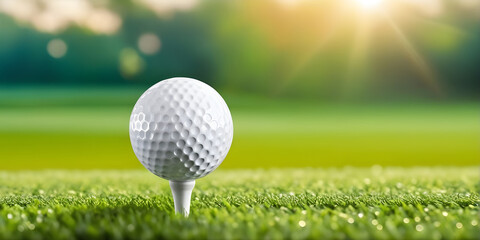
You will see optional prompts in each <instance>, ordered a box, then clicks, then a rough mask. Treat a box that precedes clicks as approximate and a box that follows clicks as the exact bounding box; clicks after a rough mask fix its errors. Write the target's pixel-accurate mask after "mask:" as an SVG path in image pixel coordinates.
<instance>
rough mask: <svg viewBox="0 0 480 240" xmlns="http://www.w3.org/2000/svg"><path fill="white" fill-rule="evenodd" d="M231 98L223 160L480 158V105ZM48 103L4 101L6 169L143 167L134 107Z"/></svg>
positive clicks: (311, 163)
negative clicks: (132, 130) (230, 128)
mask: <svg viewBox="0 0 480 240" xmlns="http://www.w3.org/2000/svg"><path fill="white" fill-rule="evenodd" d="M91 101H93V100H91ZM227 101H228V99H227ZM133 102H134V100H133V101H132V105H133ZM228 102H229V103H230V102H231V110H232V114H233V120H234V128H235V134H234V140H233V145H232V148H231V151H230V153H229V155H228V157H227V159H226V160H225V162H224V163H223V167H224V168H251V167H263V168H268V167H287V168H290V167H294V168H298V167H340V166H346V165H350V166H371V165H374V164H380V165H393V166H414V165H417V166H418V165H423V166H432V165H460V166H471V165H477V164H478V159H480V151H479V149H478V143H479V140H478V136H479V134H480V125H479V124H478V109H479V108H478V104H473V103H435V104H434V103H417V104H407V103H403V104H385V105H382V104H356V105H355V104H354V105H345V104H330V105H329V104H320V103H315V102H307V101H303V102H302V101H272V100H265V99H263V100H262V99H257V100H255V99H254V100H251V99H249V98H243V97H242V98H233V99H232V100H230V101H228ZM19 104H20V103H19ZM43 104H46V103H42V104H41V106H38V107H33V106H23V107H20V106H17V107H15V108H7V107H5V108H0V113H1V114H0V146H2V159H6V161H4V162H3V163H2V166H1V167H0V168H1V169H4V170H6V169H17V170H18V169H43V168H63V169H65V168H74V169H91V168H104V169H128V168H139V167H141V165H140V164H139V163H138V161H137V160H136V158H135V156H134V155H133V152H132V150H131V146H130V142H129V141H130V140H129V137H128V121H129V116H130V111H131V106H111V105H108V103H107V105H106V106H105V105H99V106H83V107H82V106H48V107H44V106H43ZM47 105H48V104H47ZM67 105H68V104H67Z"/></svg>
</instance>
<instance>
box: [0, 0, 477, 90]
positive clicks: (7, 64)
mask: <svg viewBox="0 0 480 240" xmlns="http://www.w3.org/2000/svg"><path fill="white" fill-rule="evenodd" d="M137 2H138V1H127V0H123V1H115V2H114V1H111V2H107V3H103V4H105V6H107V7H108V9H110V10H111V11H112V12H114V13H116V14H118V15H119V16H120V18H121V20H122V21H121V27H120V28H119V29H118V30H117V31H115V32H114V33H111V34H98V33H95V32H93V31H91V30H89V29H85V28H83V27H81V26H76V25H72V26H69V27H68V28H66V29H64V30H62V31H58V32H44V31H39V30H37V29H35V28H34V27H32V26H31V24H28V23H25V22H22V21H17V20H15V19H14V18H13V17H12V16H10V15H8V14H2V13H0V84H1V85H3V86H6V85H32V84H33V85H49V86H57V85H74V86H76V85H145V86H147V85H151V84H153V83H155V82H157V81H159V80H161V79H165V78H169V77H174V76H188V77H194V78H197V79H200V80H202V81H205V82H207V83H209V84H212V85H214V86H216V87H218V88H222V89H224V90H225V91H231V92H239V93H252V94H262V95H269V96H303V97H313V98H322V99H339V98H376V97H381V98H392V97H400V98H409V97H425V98H475V97H477V96H478V93H479V91H480V84H479V79H480V68H479V67H478V66H479V64H480V27H479V26H480V25H479V16H480V14H478V12H475V11H473V12H472V11H467V10H465V8H462V7H461V6H458V4H454V3H451V2H444V4H445V6H444V11H443V12H442V13H441V14H438V15H436V16H424V15H422V13H421V11H419V10H418V9H417V10H415V9H413V10H412V9H409V8H407V7H405V8H403V10H401V11H400V10H398V9H397V10H396V11H392V12H391V14H390V16H391V19H393V20H391V21H393V22H394V25H392V23H391V22H389V21H388V19H384V18H382V17H381V16H379V14H377V13H365V12H361V11H359V10H355V9H353V8H354V7H350V8H348V7H345V6H343V5H341V4H338V3H337V1H333V0H332V1H320V2H305V3H301V4H297V5H285V4H281V3H279V1H273V0H264V1H254V0H246V1H238V0H237V1H222V2H219V1H208V0H204V1H201V2H198V3H196V4H195V5H194V6H193V7H192V8H191V9H186V10H185V9H184V10H182V11H175V12H170V13H168V14H165V15H162V14H159V13H158V12H156V11H154V10H152V9H151V8H149V7H148V6H146V5H141V4H137ZM395 26H396V27H398V29H399V31H397V32H395V31H396V30H395ZM145 33H151V34H154V35H156V36H158V38H159V39H160V48H159V50H158V52H156V53H155V54H144V53H142V51H140V50H139V46H138V45H139V38H140V37H141V36H142V34H145ZM402 38H403V39H402ZM52 39H61V40H62V41H63V42H65V44H66V45H67V51H66V53H65V55H64V56H62V57H60V58H54V57H52V56H51V55H49V53H48V52H47V45H48V44H49V42H50V41H51V40H52ZM412 53H413V55H412ZM415 54H417V55H415ZM422 64H423V65H422ZM123 68H125V69H123ZM425 72H427V73H425ZM428 74H430V75H428ZM425 78H427V79H425ZM428 78H430V79H428ZM429 81H430V82H429ZM432 81H433V82H434V83H432ZM432 84H435V85H438V89H435V87H432Z"/></svg>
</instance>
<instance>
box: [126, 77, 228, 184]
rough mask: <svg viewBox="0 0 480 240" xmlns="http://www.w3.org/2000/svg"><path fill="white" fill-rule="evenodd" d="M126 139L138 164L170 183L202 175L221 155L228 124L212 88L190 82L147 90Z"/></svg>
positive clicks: (172, 82) (225, 147) (178, 81)
mask: <svg viewBox="0 0 480 240" xmlns="http://www.w3.org/2000/svg"><path fill="white" fill-rule="evenodd" d="M129 132H130V141H131V143H132V147H133V151H134V152H135V155H136V156H137V158H138V159H139V160H140V162H141V163H142V164H143V166H145V168H147V169H148V170H149V171H150V172H152V173H154V174H155V175H157V176H159V177H162V178H165V179H167V180H173V181H188V180H194V179H197V178H200V177H204V176H206V175H207V174H209V173H210V172H212V171H213V170H215V169H216V168H217V167H218V166H219V165H220V163H222V161H223V160H224V159H225V157H226V156H227V153H228V150H229V149H230V146H231V144H232V139H233V122H232V116H231V114H230V111H229V109H228V107H227V104H226V103H225V101H224V100H223V98H222V97H221V96H220V94H218V92H217V91H215V89H213V88H212V87H210V86H208V85H207V84H205V83H203V82H200V81H198V80H195V79H192V78H170V79H167V80H163V81H160V82H158V83H157V84H155V85H153V86H152V87H150V88H149V89H148V90H147V91H145V93H143V95H142V96H141V97H140V98H139V99H138V101H137V103H136V104H135V107H134V108H133V111H132V115H131V116H130V131H129Z"/></svg>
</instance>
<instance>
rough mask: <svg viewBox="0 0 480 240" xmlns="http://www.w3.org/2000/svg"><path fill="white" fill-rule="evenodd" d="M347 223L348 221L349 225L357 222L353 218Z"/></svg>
mask: <svg viewBox="0 0 480 240" xmlns="http://www.w3.org/2000/svg"><path fill="white" fill-rule="evenodd" d="M347 221H348V223H354V222H355V220H353V218H349V219H348V220H347Z"/></svg>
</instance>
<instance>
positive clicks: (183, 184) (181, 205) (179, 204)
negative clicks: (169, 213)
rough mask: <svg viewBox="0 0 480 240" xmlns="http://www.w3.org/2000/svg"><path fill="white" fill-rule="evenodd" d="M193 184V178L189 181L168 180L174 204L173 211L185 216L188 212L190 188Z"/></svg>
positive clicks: (190, 195) (191, 188)
mask: <svg viewBox="0 0 480 240" xmlns="http://www.w3.org/2000/svg"><path fill="white" fill-rule="evenodd" d="M194 186H195V180H190V181H170V189H172V195H173V203H174V205H175V213H176V214H179V213H180V214H182V215H184V216H185V217H187V216H188V214H189V213H190V199H191V197H192V190H193V187H194Z"/></svg>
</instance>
